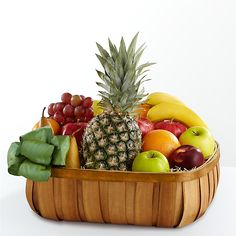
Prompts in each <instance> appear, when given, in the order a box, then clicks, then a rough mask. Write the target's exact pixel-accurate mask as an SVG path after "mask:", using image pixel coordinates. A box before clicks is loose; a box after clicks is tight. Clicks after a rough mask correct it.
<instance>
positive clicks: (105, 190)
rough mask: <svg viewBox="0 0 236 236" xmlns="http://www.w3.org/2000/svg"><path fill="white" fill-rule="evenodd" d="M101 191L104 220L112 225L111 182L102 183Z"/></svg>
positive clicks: (100, 183)
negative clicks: (110, 206)
mask: <svg viewBox="0 0 236 236" xmlns="http://www.w3.org/2000/svg"><path fill="white" fill-rule="evenodd" d="M99 189H100V204H101V211H102V217H103V220H104V222H105V223H111V220H110V215H109V182H105V181H100V182H99Z"/></svg>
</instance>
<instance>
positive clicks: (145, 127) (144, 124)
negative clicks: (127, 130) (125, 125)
mask: <svg viewBox="0 0 236 236" xmlns="http://www.w3.org/2000/svg"><path fill="white" fill-rule="evenodd" d="M138 126H139V128H140V130H141V132H142V137H144V136H145V135H146V134H147V133H149V132H150V131H152V130H153V129H154V124H153V123H152V122H151V121H150V120H148V119H146V118H140V119H139V120H138Z"/></svg>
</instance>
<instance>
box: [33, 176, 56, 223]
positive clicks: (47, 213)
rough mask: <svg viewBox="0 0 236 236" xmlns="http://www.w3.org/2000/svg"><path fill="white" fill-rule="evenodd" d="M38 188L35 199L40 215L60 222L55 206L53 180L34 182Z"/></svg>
mask: <svg viewBox="0 0 236 236" xmlns="http://www.w3.org/2000/svg"><path fill="white" fill-rule="evenodd" d="M34 185H35V187H36V188H34V189H35V193H34V197H35V198H36V199H37V200H36V201H37V202H38V203H37V205H38V210H39V213H40V214H41V215H42V216H43V217H45V218H48V219H53V220H58V217H57V213H56V208H55V204H54V192H53V179H52V178H50V179H49V180H48V181H47V182H34Z"/></svg>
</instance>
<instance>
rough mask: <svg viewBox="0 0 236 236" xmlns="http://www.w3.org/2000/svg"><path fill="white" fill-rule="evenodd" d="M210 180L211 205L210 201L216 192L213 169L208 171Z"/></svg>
mask: <svg viewBox="0 0 236 236" xmlns="http://www.w3.org/2000/svg"><path fill="white" fill-rule="evenodd" d="M208 181H209V205H210V203H211V202H212V200H213V197H214V193H215V184H214V174H213V170H212V171H210V172H209V173H208Z"/></svg>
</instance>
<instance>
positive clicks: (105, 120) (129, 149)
mask: <svg viewBox="0 0 236 236" xmlns="http://www.w3.org/2000/svg"><path fill="white" fill-rule="evenodd" d="M141 142H142V141H141V131H140V129H139V127H138V125H137V123H136V121H135V120H134V119H133V118H132V117H130V116H129V115H126V116H123V115H119V114H118V113H116V112H110V113H107V112H104V113H102V114H100V115H98V116H96V117H95V118H93V119H92V120H91V121H90V123H89V125H88V127H87V128H86V131H85V133H84V136H83V157H84V161H85V166H84V167H85V168H87V169H105V170H122V171H124V170H130V169H131V166H132V162H133V159H134V158H135V156H136V155H137V154H138V153H139V152H140V149H141V144H142V143H141Z"/></svg>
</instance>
